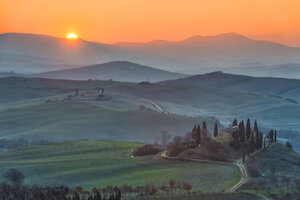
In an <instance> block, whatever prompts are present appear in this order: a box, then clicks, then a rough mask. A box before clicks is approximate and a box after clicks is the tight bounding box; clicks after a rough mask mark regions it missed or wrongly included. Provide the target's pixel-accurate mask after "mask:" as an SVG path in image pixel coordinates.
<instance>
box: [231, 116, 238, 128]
mask: <svg viewBox="0 0 300 200" xmlns="http://www.w3.org/2000/svg"><path fill="white" fill-rule="evenodd" d="M237 125H238V122H237V120H236V118H234V120H233V122H232V127H235V126H237Z"/></svg>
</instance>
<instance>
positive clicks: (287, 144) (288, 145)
mask: <svg viewBox="0 0 300 200" xmlns="http://www.w3.org/2000/svg"><path fill="white" fill-rule="evenodd" d="M285 145H286V146H287V147H288V148H289V149H293V146H292V144H291V143H290V142H286V143H285Z"/></svg>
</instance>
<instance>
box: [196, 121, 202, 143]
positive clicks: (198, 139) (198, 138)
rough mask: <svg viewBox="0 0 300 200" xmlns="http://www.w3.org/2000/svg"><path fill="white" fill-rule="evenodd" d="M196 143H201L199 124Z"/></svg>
mask: <svg viewBox="0 0 300 200" xmlns="http://www.w3.org/2000/svg"><path fill="white" fill-rule="evenodd" d="M196 143H197V145H199V144H201V128H200V125H199V124H198V126H197V128H196Z"/></svg>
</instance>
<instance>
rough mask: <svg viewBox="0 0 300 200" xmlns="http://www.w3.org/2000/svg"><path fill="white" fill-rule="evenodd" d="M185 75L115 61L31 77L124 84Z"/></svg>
mask: <svg viewBox="0 0 300 200" xmlns="http://www.w3.org/2000/svg"><path fill="white" fill-rule="evenodd" d="M186 76H187V75H185V74H180V73H173V72H168V71H165V70H160V69H155V68H152V67H148V66H145V65H139V64H136V63H131V62H127V61H114V62H109V63H104V64H97V65H91V66H87V67H80V68H75V69H66V70H58V71H52V72H45V73H39V74H33V75H31V77H40V78H54V79H68V80H88V79H96V80H110V79H113V80H115V81H123V82H142V81H150V82H156V81H162V80H170V79H177V78H183V77H186Z"/></svg>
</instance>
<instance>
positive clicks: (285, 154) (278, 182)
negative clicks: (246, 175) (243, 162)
mask: <svg viewBox="0 0 300 200" xmlns="http://www.w3.org/2000/svg"><path fill="white" fill-rule="evenodd" d="M299 166H300V155H299V154H298V153H296V152H294V151H293V150H291V149H289V148H287V147H286V146H285V145H282V144H276V145H274V146H273V147H272V148H271V149H268V150H267V151H266V152H263V153H261V154H260V155H258V156H256V157H255V158H252V159H250V160H249V161H247V167H248V170H249V172H250V174H251V178H250V180H249V181H248V183H246V184H245V185H244V186H243V187H242V188H241V190H242V191H243V190H246V191H249V190H252V191H253V192H255V193H260V194H263V195H264V196H267V197H269V198H271V199H290V200H297V199H299V195H300V193H299V189H300V188H299V183H300V176H299V173H298V171H299V170H300V167H299ZM262 174H263V176H262Z"/></svg>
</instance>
